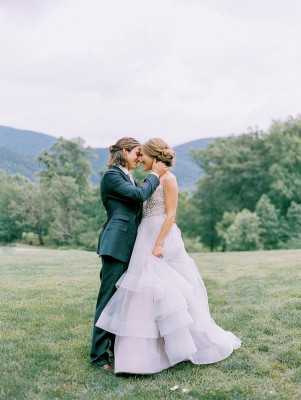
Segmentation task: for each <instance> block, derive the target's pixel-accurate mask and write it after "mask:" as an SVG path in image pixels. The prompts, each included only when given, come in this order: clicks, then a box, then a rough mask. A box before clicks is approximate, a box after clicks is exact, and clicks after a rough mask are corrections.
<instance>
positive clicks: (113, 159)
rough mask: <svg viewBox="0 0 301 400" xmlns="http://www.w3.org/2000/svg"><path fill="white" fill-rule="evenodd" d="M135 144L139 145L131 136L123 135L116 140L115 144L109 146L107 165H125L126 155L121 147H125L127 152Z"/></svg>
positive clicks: (135, 145)
mask: <svg viewBox="0 0 301 400" xmlns="http://www.w3.org/2000/svg"><path fill="white" fill-rule="evenodd" d="M137 146H141V144H140V143H139V142H138V141H137V140H136V139H134V138H131V137H124V138H121V139H119V140H117V142H116V143H115V144H113V145H112V146H110V147H109V150H110V158H109V161H108V164H107V167H108V168H110V167H111V166H112V165H115V166H119V165H121V166H122V167H125V166H126V157H125V155H124V152H123V149H126V150H127V151H128V152H130V151H131V150H132V149H133V148H134V147H137Z"/></svg>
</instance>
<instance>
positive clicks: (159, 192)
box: [142, 185, 166, 218]
mask: <svg viewBox="0 0 301 400" xmlns="http://www.w3.org/2000/svg"><path fill="white" fill-rule="evenodd" d="M165 212H166V209H165V198H164V189H163V186H161V185H160V186H158V187H157V188H156V189H155V191H154V192H153V194H152V195H151V196H150V197H149V198H148V199H147V200H146V201H145V202H144V203H143V211H142V218H145V217H153V216H155V215H163V214H165Z"/></svg>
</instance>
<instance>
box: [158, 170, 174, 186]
mask: <svg viewBox="0 0 301 400" xmlns="http://www.w3.org/2000/svg"><path fill="white" fill-rule="evenodd" d="M160 183H161V185H162V186H163V187H164V188H177V187H178V184H177V178H176V177H175V175H174V174H173V173H171V172H170V171H167V172H166V173H165V174H164V175H163V176H161V179H160Z"/></svg>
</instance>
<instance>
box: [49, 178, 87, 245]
mask: <svg viewBox="0 0 301 400" xmlns="http://www.w3.org/2000/svg"><path fill="white" fill-rule="evenodd" d="M51 196H52V198H53V200H54V204H55V214H54V221H53V223H52V224H51V232H52V236H53V238H54V239H55V240H56V241H57V242H58V243H64V244H67V243H70V242H71V241H72V240H73V239H74V232H73V228H74V225H75V223H76V222H77V220H79V219H83V217H84V216H83V213H82V209H81V207H82V204H83V200H82V198H81V197H80V193H79V185H78V184H77V183H76V180H75V178H73V177H71V176H63V177H55V178H53V179H52V183H51Z"/></svg>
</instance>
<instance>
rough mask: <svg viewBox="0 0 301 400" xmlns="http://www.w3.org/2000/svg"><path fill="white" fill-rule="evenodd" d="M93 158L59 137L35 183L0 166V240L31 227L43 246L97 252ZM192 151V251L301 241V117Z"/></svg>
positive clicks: (186, 233) (182, 213) (183, 213)
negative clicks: (196, 173) (195, 169)
mask: <svg viewBox="0 0 301 400" xmlns="http://www.w3.org/2000/svg"><path fill="white" fill-rule="evenodd" d="M92 156H93V151H92V149H90V148H85V147H84V142H83V140H82V139H80V138H78V139H74V140H72V141H70V140H65V139H63V138H59V139H58V140H57V141H56V142H55V143H54V144H53V145H52V146H51V147H50V148H49V149H48V150H43V151H41V152H40V153H39V154H38V156H37V160H38V162H39V164H40V165H41V166H42V167H43V169H42V170H41V171H39V172H38V173H37V174H38V182H37V183H33V182H31V181H30V180H29V179H27V178H25V177H24V176H22V175H20V174H16V175H10V176H6V174H5V172H4V171H2V170H0V241H1V242H13V241H16V240H21V239H22V238H24V235H27V234H28V233H29V232H31V233H34V234H36V235H37V238H38V241H39V244H41V245H43V244H44V243H46V244H52V245H60V246H61V245H67V246H71V247H81V248H85V249H88V250H94V249H95V248H96V245H97V237H98V232H99V230H100V228H101V226H102V225H103V223H104V221H105V219H106V215H105V210H104V207H103V205H102V203H101V199H100V195H99V187H93V186H92V184H91V182H90V174H91V172H92V170H91V164H90V161H89V158H91V157H92ZM191 157H192V158H193V159H194V161H195V162H196V163H197V164H198V166H199V167H200V176H202V177H201V178H200V180H199V181H198V183H197V186H196V189H195V191H194V192H193V193H192V195H190V194H189V193H188V192H187V191H184V192H181V193H179V203H178V211H177V223H178V225H179V227H180V229H181V231H182V234H183V237H184V240H185V244H186V246H187V249H188V250H189V251H193V250H197V251H198V250H199V249H201V248H202V249H208V250H211V251H227V250H234V251H239V250H255V249H277V248H300V247H301V116H298V117H296V118H292V117H289V118H288V119H287V120H285V121H283V122H282V121H275V122H273V124H272V125H271V127H270V129H269V131H268V132H263V131H258V130H254V129H253V130H252V129H250V131H249V132H248V133H245V134H242V135H240V136H238V137H227V138H218V139H216V140H215V141H213V142H211V143H209V144H208V146H207V148H206V149H205V150H199V151H195V150H192V151H191ZM201 172H202V174H203V175H202V174H201ZM101 173H102V172H100V175H101ZM134 174H135V175H136V178H140V179H141V180H142V179H143V177H144V176H145V173H144V171H143V168H141V167H140V168H137V170H136V171H135V173H134Z"/></svg>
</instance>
